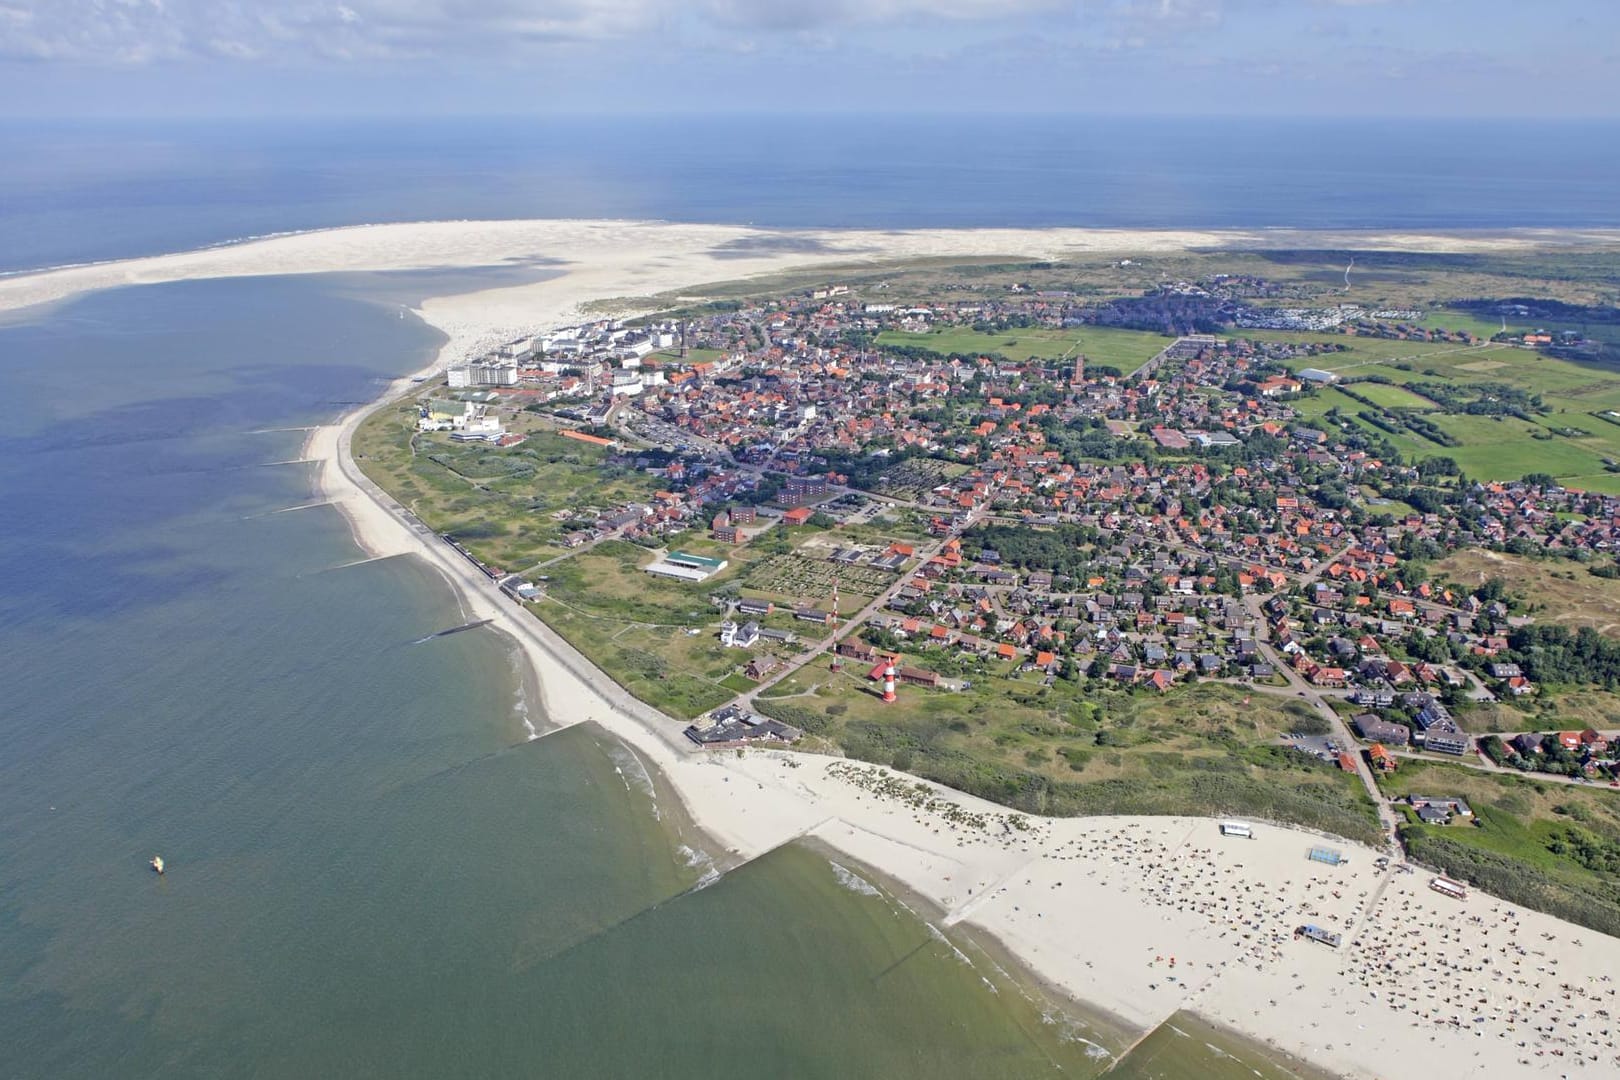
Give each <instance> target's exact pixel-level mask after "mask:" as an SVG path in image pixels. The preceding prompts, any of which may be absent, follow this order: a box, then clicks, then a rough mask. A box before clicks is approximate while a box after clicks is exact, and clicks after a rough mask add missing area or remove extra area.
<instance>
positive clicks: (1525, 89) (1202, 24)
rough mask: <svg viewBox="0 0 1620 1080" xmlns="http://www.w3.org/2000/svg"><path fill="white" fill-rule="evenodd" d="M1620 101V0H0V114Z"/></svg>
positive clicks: (1132, 108)
mask: <svg viewBox="0 0 1620 1080" xmlns="http://www.w3.org/2000/svg"><path fill="white" fill-rule="evenodd" d="M716 110H724V111H750V110H772V111H775V110H782V111H832V112H855V113H860V112H916V111H936V110H937V111H956V110H973V111H984V112H990V113H994V112H999V111H1018V112H1029V111H1052V112H1082V113H1105V114H1122V113H1123V114H1131V113H1170V114H1206V113H1207V114H1220V115H1252V114H1259V115H1275V114H1280V115H1307V116H1309V115H1323V116H1345V115H1363V116H1365V115H1389V116H1509V115H1512V116H1522V115H1530V116H1611V117H1612V116H1616V115H1620V0H685V2H682V0H257V2H255V0H0V114H3V115H10V116H14V117H15V116H31V115H38V116H61V115H93V116H116V115H130V114H138V115H157V116H185V115H293V116H302V115H319V114H332V115H348V114H367V115H372V114H392V115H419V114H424V113H430V114H459V113H469V114H501V113H554V112H581V111H586V112H589V111H605V112H649V111H655V112H662V111H716Z"/></svg>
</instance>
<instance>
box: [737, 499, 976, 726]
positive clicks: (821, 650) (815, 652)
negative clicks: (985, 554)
mask: <svg viewBox="0 0 1620 1080" xmlns="http://www.w3.org/2000/svg"><path fill="white" fill-rule="evenodd" d="M980 514H981V512H980V511H975V512H974V514H972V515H969V517H968V519H967V521H966V522H964V523H963V526H962V527H963V528H964V529H967V528H971V527H972V526H973V524H974V523H975V522H976V521H977V520H978V517H979V516H980ZM956 535H957V531H956V530H953V531H952V532H950V533H949V534H947V535H945V536H942V537H940V538H939V539H938V540H936V541H935V542H934V543H932V544H930V545H929V546H928V547H926V548H924V549H922V551H921V552H920V553H919V554H920V556H921V561H920V562H918V564H917V565H918V566H926V565H927V564H928V560H929V559H932V558H933V557H934V556H935V555H938V554H939V553H940V552H941V551H943V550H944V549H945V545H946V544H947V543H948V542H949V541H950V540H951V539H953V538H954V537H955V536H956ZM911 577H912V575H911V574H910V573H903V574H901V575H900V576H899V577H898V578H896V579H895V582H894V584H892V585H890V586H889V587H888V588H887V589H884V590H883V592H881V593H879V594H878V595H877V596H876V597H874V598H873V600H872V602H871V603H869V604H867V605H866V606H865V607H863V608H861V610H859V611H857V612H856V613H855V614H854V615H852V616H850V617H849V618H848V619H845V620H844V621H843V622H841V623H838V624H836V625H834V627H833V628H832V630H831V632H829V633H828V634H827V635H826V636H825V637H823V638H821V639H820V640H818V641H816V642H814V643H813V644H811V645H808V646H806V647H805V650H804V651H803V652H801V653H800V654H799V655H798V656H797V657H795V658H794V659H793V660H792V661H790V662H789V663H788V664H787V665H785V666H784V667H783V668H782V670H781V671H778V672H777V673H776V674H774V675H772V676H770V677H769V678H767V679H766V680H765V681H764V682H762V683H760V684H759V685H758V686H756V687H754V688H753V689H752V690H750V691H748V692H747V693H746V694H743V695H742V696H741V697H739V698H737V699H736V701H735V702H734V704H736V705H739V706H741V707H742V708H745V709H746V708H752V707H753V704H754V699H755V698H756V697H758V696H759V695H760V694H761V693H763V692H764V691H766V690H769V689H770V688H771V687H773V686H775V685H776V684H777V683H779V682H781V681H782V680H783V679H786V678H788V677H789V676H791V675H794V674H796V673H797V672H799V671H802V670H803V669H804V667H805V665H807V664H810V663H813V662H814V661H815V660H816V658H817V657H819V656H822V655H823V654H825V653H826V652H827V651H828V650H829V649H831V648H833V647H834V646H835V645H837V644H838V639H839V638H842V637H844V636H845V635H846V634H848V633H850V632H851V631H853V630H855V629H856V628H857V627H859V626H861V625H863V624H864V623H865V622H866V620H867V619H870V618H871V617H872V616H873V615H875V614H877V612H879V611H881V610H882V609H883V606H884V605H885V604H887V603H888V602H889V601H890V600H891V599H893V598H894V596H895V594H897V593H898V592H899V591H900V590H901V589H903V588H905V587H906V583H907V582H909V581H910V580H911Z"/></svg>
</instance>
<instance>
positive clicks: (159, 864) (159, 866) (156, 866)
mask: <svg viewBox="0 0 1620 1080" xmlns="http://www.w3.org/2000/svg"><path fill="white" fill-rule="evenodd" d="M152 869H153V870H156V871H157V872H158V873H159V874H161V873H163V856H161V855H154V856H152Z"/></svg>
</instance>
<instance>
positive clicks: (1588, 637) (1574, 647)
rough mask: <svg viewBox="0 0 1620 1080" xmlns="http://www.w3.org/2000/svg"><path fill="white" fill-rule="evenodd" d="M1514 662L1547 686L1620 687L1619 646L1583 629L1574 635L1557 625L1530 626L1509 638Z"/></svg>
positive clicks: (1589, 628) (1575, 631) (1538, 624)
mask: <svg viewBox="0 0 1620 1080" xmlns="http://www.w3.org/2000/svg"><path fill="white" fill-rule="evenodd" d="M1508 648H1509V651H1510V654H1511V657H1510V658H1511V659H1512V661H1513V662H1514V663H1516V664H1518V665H1519V667H1520V668H1521V669H1522V670H1523V671H1524V673H1525V675H1526V676H1528V677H1529V678H1531V679H1533V680H1535V681H1537V682H1544V683H1587V684H1595V685H1599V686H1602V687H1604V688H1605V689H1607V690H1613V689H1615V688H1616V687H1617V686H1620V642H1617V641H1614V640H1613V639H1611V638H1607V637H1604V636H1603V635H1602V634H1600V633H1598V632H1597V630H1596V629H1594V628H1593V627H1590V626H1583V627H1581V628H1580V629H1578V630H1574V631H1571V630H1570V629H1569V628H1568V627H1564V626H1559V625H1556V624H1554V623H1531V624H1529V625H1528V626H1521V627H1518V628H1517V629H1515V630H1514V631H1513V632H1512V633H1511V634H1509V635H1508Z"/></svg>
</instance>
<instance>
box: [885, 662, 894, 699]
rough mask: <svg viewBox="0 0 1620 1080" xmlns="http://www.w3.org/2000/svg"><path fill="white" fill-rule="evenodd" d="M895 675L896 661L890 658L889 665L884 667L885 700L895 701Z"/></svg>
mask: <svg viewBox="0 0 1620 1080" xmlns="http://www.w3.org/2000/svg"><path fill="white" fill-rule="evenodd" d="M894 676H895V671H894V661H893V660H890V661H889V666H888V667H886V668H884V669H883V700H884V701H893V700H894Z"/></svg>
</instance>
